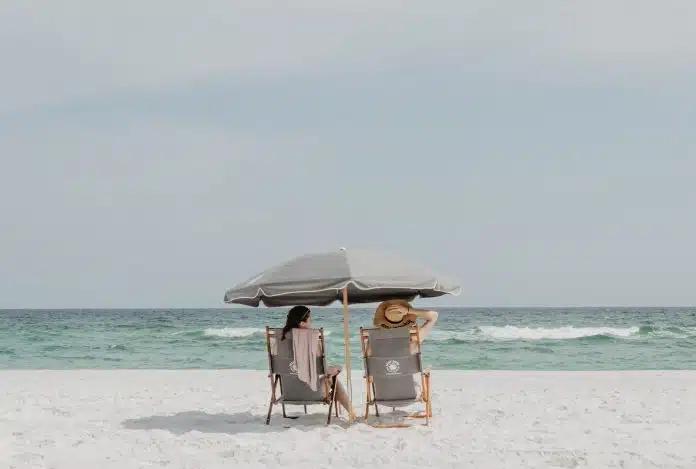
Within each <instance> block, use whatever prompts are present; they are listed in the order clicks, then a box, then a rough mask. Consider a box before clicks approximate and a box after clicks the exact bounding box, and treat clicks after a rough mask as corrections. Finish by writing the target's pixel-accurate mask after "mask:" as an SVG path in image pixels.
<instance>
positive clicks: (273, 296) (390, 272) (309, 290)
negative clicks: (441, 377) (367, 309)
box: [224, 248, 461, 421]
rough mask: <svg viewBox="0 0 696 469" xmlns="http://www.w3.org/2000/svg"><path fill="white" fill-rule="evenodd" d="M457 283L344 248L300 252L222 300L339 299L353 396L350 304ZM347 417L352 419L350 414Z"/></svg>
mask: <svg viewBox="0 0 696 469" xmlns="http://www.w3.org/2000/svg"><path fill="white" fill-rule="evenodd" d="M460 291H461V288H460V286H459V285H457V284H456V282H454V281H453V280H450V279H448V278H446V277H444V276H442V275H441V274H439V273H436V272H435V271H433V270H432V269H430V268H429V267H426V266H424V265H421V264H419V263H416V262H413V261H411V260H407V259H404V258H402V257H401V256H398V255H396V254H394V253H391V252H387V251H378V250H369V249H345V248H341V249H338V250H336V251H329V252H317V253H309V254H304V255H301V256H298V257H295V258H293V259H290V260H288V261H285V262H282V263H280V264H278V265H275V266H273V267H271V268H269V269H267V270H264V271H263V272H260V273H258V274H256V275H254V276H253V277H251V278H249V279H247V280H245V281H243V282H241V283H239V284H237V285H235V286H234V287H232V288H230V289H229V290H228V291H227V292H226V293H225V298H224V301H225V303H236V304H241V305H246V306H254V307H258V306H260V305H261V304H262V303H263V304H264V305H265V306H268V307H279V306H295V305H313V306H327V305H330V304H331V303H333V302H335V301H341V302H342V303H343V326H344V335H345V355H346V357H345V358H346V381H347V387H348V390H349V391H348V392H349V395H350V399H351V402H352V388H351V376H350V343H349V340H348V339H349V328H348V305H349V304H360V303H375V302H381V301H385V300H390V299H404V300H407V301H412V300H414V299H415V298H418V297H421V298H434V297H438V296H442V295H448V294H451V295H458V294H459V293H460ZM349 421H350V420H349Z"/></svg>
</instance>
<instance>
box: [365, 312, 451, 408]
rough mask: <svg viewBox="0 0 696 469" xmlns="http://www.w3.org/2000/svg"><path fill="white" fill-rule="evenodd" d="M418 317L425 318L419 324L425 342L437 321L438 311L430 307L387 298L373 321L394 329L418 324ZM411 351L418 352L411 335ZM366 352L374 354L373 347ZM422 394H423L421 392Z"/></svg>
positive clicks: (385, 327)
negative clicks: (424, 307) (417, 307)
mask: <svg viewBox="0 0 696 469" xmlns="http://www.w3.org/2000/svg"><path fill="white" fill-rule="evenodd" d="M418 318H423V319H425V322H424V323H423V324H422V325H421V326H419V334H418V336H419V337H420V342H421V343H423V339H425V338H426V337H427V336H428V334H429V333H430V331H432V329H433V326H435V323H436V322H437V311H432V310H428V309H413V308H412V307H411V305H410V304H409V303H408V301H405V300H387V301H384V302H382V303H380V304H379V306H377V309H376V310H375V315H374V317H373V318H372V322H373V324H374V325H375V326H376V327H380V328H383V329H393V328H396V327H408V326H414V325H416V324H417V321H418ZM411 338H412V339H414V340H412V341H411V353H412V354H413V353H416V351H417V349H416V344H415V343H414V342H415V337H413V336H412V337H411ZM366 353H367V355H368V356H370V355H372V350H371V347H370V346H369V345H368V347H367V350H366ZM414 380H415V383H414V384H415V386H416V389H417V390H418V392H420V393H422V392H423V391H424V390H422V389H421V384H420V381H419V380H416V379H415V377H414ZM421 395H422V394H421Z"/></svg>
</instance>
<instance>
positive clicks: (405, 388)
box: [360, 326, 432, 427]
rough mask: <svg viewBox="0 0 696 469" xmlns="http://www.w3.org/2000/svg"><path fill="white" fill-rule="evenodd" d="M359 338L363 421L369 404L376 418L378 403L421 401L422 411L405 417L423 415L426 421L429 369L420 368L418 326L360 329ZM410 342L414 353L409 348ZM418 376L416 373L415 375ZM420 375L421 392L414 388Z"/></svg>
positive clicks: (429, 412) (393, 404) (398, 404)
mask: <svg viewBox="0 0 696 469" xmlns="http://www.w3.org/2000/svg"><path fill="white" fill-rule="evenodd" d="M360 340H361V343H362V354H363V361H364V366H365V374H364V377H365V384H366V387H367V390H366V391H367V392H366V396H367V397H366V404H365V423H367V421H368V420H367V419H368V415H369V412H370V406H374V408H375V416H376V417H377V418H379V406H380V405H381V406H384V407H391V408H392V410H396V408H397V407H406V406H409V405H412V404H415V403H423V404H425V412H423V413H418V414H410V415H408V416H407V417H408V418H424V419H425V424H426V425H429V424H430V418H431V417H432V408H431V401H430V371H429V370H424V369H423V364H422V362H421V346H420V333H419V329H418V326H412V327H400V328H396V329H364V328H360ZM412 343H413V344H414V348H415V353H412V351H411V344H412ZM417 375H420V376H417ZM417 378H420V382H421V392H420V393H419V392H418V390H417V389H416V382H415V379H417ZM375 426H378V427H407V426H409V425H407V424H377V425H375Z"/></svg>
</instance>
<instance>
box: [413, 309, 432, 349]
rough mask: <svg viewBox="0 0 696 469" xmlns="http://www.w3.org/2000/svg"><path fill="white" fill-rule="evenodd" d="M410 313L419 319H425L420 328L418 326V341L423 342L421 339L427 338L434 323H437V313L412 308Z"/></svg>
mask: <svg viewBox="0 0 696 469" xmlns="http://www.w3.org/2000/svg"><path fill="white" fill-rule="evenodd" d="M411 312H412V313H413V314H415V315H416V316H418V317H419V318H423V319H425V322H424V323H423V324H422V325H421V326H419V329H420V332H419V335H420V341H421V342H423V339H425V338H426V337H427V336H428V334H430V331H431V330H432V329H433V326H435V323H436V322H437V311H432V310H429V309H415V308H414V309H412V310H411Z"/></svg>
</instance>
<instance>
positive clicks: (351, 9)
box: [0, 0, 696, 308]
mask: <svg viewBox="0 0 696 469" xmlns="http://www.w3.org/2000/svg"><path fill="white" fill-rule="evenodd" d="M287 3H288V2H270V1H263V0H254V1H245V2H243V1H236V2H229V1H207V0H206V1H204V0H202V1H199V2H188V3H187V2H178V3H175V2H170V1H163V0H153V1H149V2H140V1H134V0H125V1H120V2H106V3H105V2H89V1H87V0H64V1H62V2H60V3H56V2H53V3H51V2H49V3H42V4H39V3H34V2H25V1H19V0H9V1H4V2H2V4H0V63H1V64H2V73H0V213H1V214H2V230H0V285H1V287H0V308H135V307H143V308H158V307H162V308H189V307H193V308H198V307H201V308H202V307H225V305H224V304H223V302H222V299H223V296H224V293H225V291H226V290H227V289H228V288H230V287H231V286H233V285H234V284H236V283H238V282H241V281H243V280H245V279H247V278H249V277H250V276H251V275H253V274H255V273H257V272H259V271H261V270H263V269H265V268H266V267H270V266H271V265H274V264H276V263H279V262H281V261H284V260H287V259H289V258H292V257H294V256H296V255H299V254H303V253H306V252H314V251H324V250H332V249H338V248H340V247H347V248H348V249H350V248H351V247H360V248H373V249H385V250H390V251H394V252H396V253H399V254H402V255H403V256H404V257H407V258H410V259H413V260H415V261H418V262H421V263H424V264H427V265H430V266H432V267H433V268H435V269H437V270H439V271H442V272H444V273H446V274H447V275H449V276H450V277H453V278H455V279H457V280H458V281H459V282H460V284H461V286H462V293H461V295H460V296H457V297H443V298H440V299H438V300H434V301H429V302H428V304H431V303H432V304H435V305H437V304H440V305H461V306H568V305H577V306H612V305H625V306H636V305H650V306H653V305H656V306H673V305H696V289H694V288H693V284H694V278H695V276H696V249H694V240H695V239H696V217H694V215H693V207H694V204H695V203H696V188H695V185H694V183H693V178H694V174H696V158H695V157H694V155H695V153H696V133H695V132H694V124H693V122H696V61H694V60H693V58H694V57H696V28H693V22H694V17H695V16H696V3H694V2H692V1H677V0H675V1H670V2H653V1H644V0H633V1H625V0H620V1H615V2H610V3H607V2H603V1H597V0H589V1H583V2H557V1H541V0H539V1H532V2H524V3H520V2H514V1H511V0H508V1H504V2H488V1H483V0H475V1H471V2H459V1H437V2H416V1H389V0H384V1H380V2H374V1H372V2H366V1H360V0H358V1H352V2H345V1H340V0H335V1H332V2H320V1H297V2H292V6H289V5H288V4H287Z"/></svg>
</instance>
